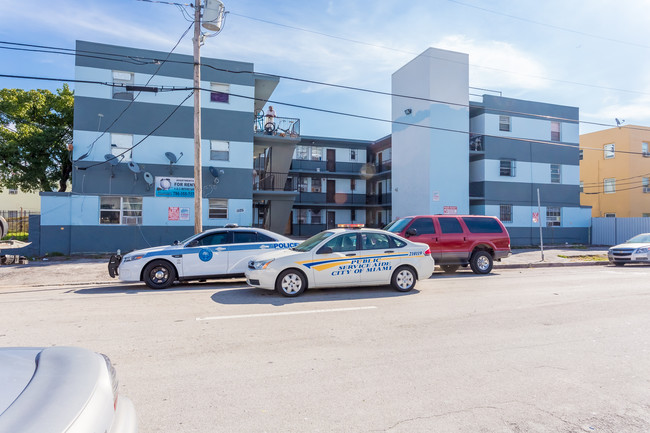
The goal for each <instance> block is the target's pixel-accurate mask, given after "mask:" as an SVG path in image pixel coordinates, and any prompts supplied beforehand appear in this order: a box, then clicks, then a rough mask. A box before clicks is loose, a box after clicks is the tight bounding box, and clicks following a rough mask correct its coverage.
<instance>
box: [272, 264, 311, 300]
mask: <svg viewBox="0 0 650 433" xmlns="http://www.w3.org/2000/svg"><path fill="white" fill-rule="evenodd" d="M306 288H307V279H306V278H305V276H304V275H303V273H302V272H300V271H297V270H295V269H287V270H286V271H284V272H282V273H281V274H280V275H279V276H278V279H277V280H276V281H275V290H276V291H277V292H278V293H279V294H281V295H282V296H286V297H289V298H293V297H295V296H298V295H300V294H301V293H302V292H304V291H305V289H306Z"/></svg>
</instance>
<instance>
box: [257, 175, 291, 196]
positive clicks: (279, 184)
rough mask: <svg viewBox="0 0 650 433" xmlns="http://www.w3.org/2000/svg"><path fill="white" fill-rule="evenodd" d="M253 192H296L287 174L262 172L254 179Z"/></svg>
mask: <svg viewBox="0 0 650 433" xmlns="http://www.w3.org/2000/svg"><path fill="white" fill-rule="evenodd" d="M253 191H296V188H295V187H294V186H293V184H292V182H291V177H289V175H288V174H287V173H273V172H269V171H261V172H259V173H258V174H256V175H255V176H254V178H253Z"/></svg>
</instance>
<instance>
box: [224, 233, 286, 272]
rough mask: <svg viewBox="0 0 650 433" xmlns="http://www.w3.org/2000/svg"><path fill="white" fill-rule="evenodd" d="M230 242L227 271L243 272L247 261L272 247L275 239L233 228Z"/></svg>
mask: <svg viewBox="0 0 650 433" xmlns="http://www.w3.org/2000/svg"><path fill="white" fill-rule="evenodd" d="M232 236H233V239H232V244H231V245H230V246H229V247H228V273H229V274H243V273H244V272H246V268H247V267H248V262H249V261H250V260H251V259H252V258H253V257H255V256H258V255H260V254H263V253H265V252H267V251H270V250H272V249H273V248H274V244H275V243H277V241H276V240H275V239H272V238H271V237H269V236H266V235H265V234H263V233H258V232H256V231H253V230H233V232H232Z"/></svg>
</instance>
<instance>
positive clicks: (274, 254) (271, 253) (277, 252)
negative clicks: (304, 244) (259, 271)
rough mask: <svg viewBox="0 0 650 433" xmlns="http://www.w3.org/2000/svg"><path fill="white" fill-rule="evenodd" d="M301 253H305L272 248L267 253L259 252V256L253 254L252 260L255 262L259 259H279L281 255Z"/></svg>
mask: <svg viewBox="0 0 650 433" xmlns="http://www.w3.org/2000/svg"><path fill="white" fill-rule="evenodd" d="M301 254H305V253H303V252H298V251H293V250H291V249H284V250H274V251H269V252H268V253H264V254H260V255H259V256H255V259H254V260H255V261H256V262H259V261H261V260H271V259H280V258H283V257H288V256H296V255H301Z"/></svg>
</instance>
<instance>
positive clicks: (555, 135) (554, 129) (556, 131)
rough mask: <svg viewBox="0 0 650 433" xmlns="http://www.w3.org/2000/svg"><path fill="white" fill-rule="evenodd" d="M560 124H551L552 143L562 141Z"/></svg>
mask: <svg viewBox="0 0 650 433" xmlns="http://www.w3.org/2000/svg"><path fill="white" fill-rule="evenodd" d="M560 138H561V137H560V122H551V141H560Z"/></svg>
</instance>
